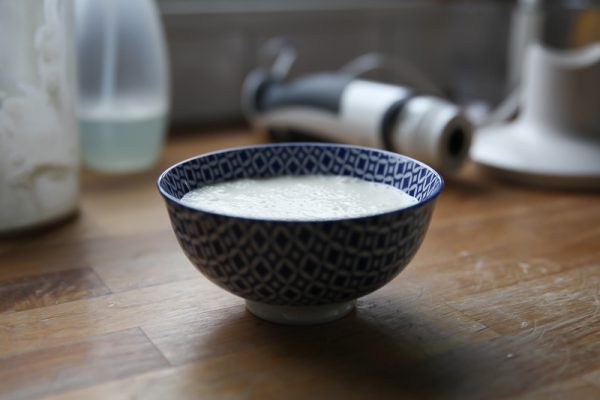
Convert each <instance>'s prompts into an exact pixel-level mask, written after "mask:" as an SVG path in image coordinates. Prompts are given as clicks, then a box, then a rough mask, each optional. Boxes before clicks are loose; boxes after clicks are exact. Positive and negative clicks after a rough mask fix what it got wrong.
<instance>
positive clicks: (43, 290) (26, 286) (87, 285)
mask: <svg viewBox="0 0 600 400" xmlns="http://www.w3.org/2000/svg"><path fill="white" fill-rule="evenodd" d="M39 270H40V271H43V268H40V269H39ZM108 293H110V290H109V289H108V288H107V287H106V286H105V285H104V283H103V282H102V281H101V280H100V278H99V277H98V275H97V274H96V273H95V272H94V271H93V270H92V269H91V268H78V269H68V270H64V271H60V272H51V273H41V274H39V275H35V276H33V277H26V278H18V279H11V280H7V281H0V313H2V312H7V311H23V310H28V309H31V308H37V307H43V306H49V305H52V304H60V303H66V302H69V301H74V300H79V299H85V298H89V297H95V296H100V295H103V294H108Z"/></svg>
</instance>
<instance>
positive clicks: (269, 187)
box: [181, 175, 418, 221]
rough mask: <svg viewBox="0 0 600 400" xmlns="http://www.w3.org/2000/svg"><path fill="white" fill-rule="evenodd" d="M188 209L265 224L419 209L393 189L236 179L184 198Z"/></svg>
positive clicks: (346, 182) (326, 178)
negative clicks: (270, 221) (267, 222)
mask: <svg viewBox="0 0 600 400" xmlns="http://www.w3.org/2000/svg"><path fill="white" fill-rule="evenodd" d="M181 202H182V203H184V204H185V205H187V206H190V207H193V208H198V209H200V210H204V211H208V212H214V213H218V214H224V215H230V216H236V217H243V218H257V219H267V220H291V221H315V220H328V219H342V218H356V217H365V216H370V215H375V214H381V213H385V212H390V211H394V210H398V209H400V208H405V207H409V206H411V205H414V204H417V203H418V200H417V199H415V198H414V197H412V196H410V195H408V194H406V193H405V192H404V191H402V190H400V189H397V188H395V187H393V186H390V185H386V184H382V183H375V182H368V181H365V180H362V179H358V178H352V177H346V176H335V175H306V176H291V175H290V176H280V177H273V178H265V179H238V180H234V181H230V182H222V183H217V184H213V185H208V186H205V187H202V188H199V189H196V190H193V191H191V192H189V193H187V194H185V195H184V196H183V198H182V199H181Z"/></svg>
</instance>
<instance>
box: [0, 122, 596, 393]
mask: <svg viewBox="0 0 600 400" xmlns="http://www.w3.org/2000/svg"><path fill="white" fill-rule="evenodd" d="M262 141H263V137H261V136H258V135H254V134H249V133H247V132H243V131H237V132H235V131H229V132H219V133H215V134H214V135H212V136H211V135H198V136H192V135H187V136H175V137H174V138H172V139H171V140H170V141H169V143H168V146H167V149H166V152H165V154H164V157H163V161H162V163H161V166H160V167H158V168H156V170H155V171H152V172H151V173H148V174H144V175H141V176H135V177H101V176H94V175H90V174H87V175H84V178H83V188H82V196H81V203H80V204H81V210H80V215H79V216H78V218H77V219H75V220H73V221H71V222H69V223H66V224H63V225H62V226H59V227H57V228H56V229H53V230H49V231H46V232H44V233H40V234H37V235H35V236H27V237H21V238H18V239H12V240H4V241H2V242H0V398H2V399H13V398H16V399H28V398H53V399H86V400H90V399H130V398H131V399H180V398H227V399H238V398H248V399H271V398H272V399H303V398H307V399H313V398H319V399H320V398H327V399H355V398H356V399H362V398H365V399H383V398H389V399H400V398H459V399H470V398H484V399H495V398H502V397H507V396H508V397H514V396H516V397H519V396H522V397H526V398H540V399H541V398H548V397H550V398H568V399H574V398H590V399H592V398H593V399H599V398H600V196H599V195H598V194H589V193H588V194H577V193H564V192H552V191H540V190H533V189H528V188H522V187H513V186H510V185H507V184H502V183H498V182H495V181H489V180H484V179H482V177H481V176H480V175H479V173H478V171H477V170H476V169H475V168H474V167H470V168H468V169H467V171H465V172H464V174H463V175H462V176H461V177H459V178H458V179H456V180H454V181H450V182H448V183H447V187H446V189H445V192H444V193H443V195H442V196H441V198H440V199H439V202H438V205H437V209H436V212H435V214H434V217H433V221H432V224H431V227H430V230H429V233H428V235H427V238H426V240H425V243H424V244H423V246H422V247H421V249H420V251H419V253H418V254H417V256H416V258H415V259H414V260H413V261H412V262H411V264H410V265H409V267H408V268H407V269H406V270H405V271H404V272H402V273H401V274H400V275H399V276H398V277H397V278H396V279H395V280H394V281H392V282H391V283H390V284H388V285H387V286H386V287H384V288H383V289H380V290H379V291H377V292H375V293H373V294H371V295H369V296H366V297H364V298H362V299H360V300H359V302H358V306H357V310H356V312H354V313H353V314H351V315H350V316H348V317H346V318H344V319H342V320H340V321H337V322H333V323H330V324H325V325H321V326H311V327H286V326H278V325H274V324H271V323H268V322H264V321H261V320H259V319H257V318H255V317H254V316H252V315H251V314H249V313H248V312H247V311H245V309H244V305H243V301H242V300H241V299H239V298H236V297H234V296H232V295H229V294H228V293H226V292H224V291H222V290H221V289H218V288H217V287H215V286H214V285H213V284H211V283H210V282H208V281H207V280H206V279H205V278H204V277H203V276H201V275H200V273H198V272H197V271H196V270H195V269H194V268H193V267H192V265H191V264H190V263H189V262H188V261H187V259H186V258H185V257H184V256H183V254H182V253H181V251H180V249H179V246H178V244H177V243H176V241H175V238H174V236H173V233H172V231H171V228H170V225H169V222H168V218H167V214H166V210H165V208H164V205H163V201H162V199H161V198H160V197H159V195H158V193H157V191H156V189H155V185H154V181H155V178H156V176H157V175H158V172H159V171H160V170H161V169H162V168H163V167H166V166H168V165H170V164H172V163H174V162H176V161H179V160H182V159H184V158H187V157H190V156H193V155H196V154H199V153H202V152H205V151H209V150H214V149H217V148H222V147H226V146H234V145H244V144H251V143H259V142H262Z"/></svg>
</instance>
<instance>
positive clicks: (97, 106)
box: [75, 0, 169, 172]
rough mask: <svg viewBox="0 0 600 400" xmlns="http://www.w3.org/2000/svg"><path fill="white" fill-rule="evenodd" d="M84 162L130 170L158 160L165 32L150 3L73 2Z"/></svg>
mask: <svg viewBox="0 0 600 400" xmlns="http://www.w3.org/2000/svg"><path fill="white" fill-rule="evenodd" d="M75 11H76V21H77V44H78V46H77V47H78V49H77V50H78V74H79V100H80V104H79V119H80V130H81V146H82V157H83V162H84V164H85V165H86V166H87V167H89V168H91V169H94V170H97V171H102V172H136V171H142V170H145V169H147V168H150V167H152V166H153V165H154V164H155V163H156V161H157V160H158V157H159V155H160V150H161V148H162V144H163V141H164V136H165V130H166V121H167V114H168V110H169V82H168V64H167V52H166V45H165V39H164V33H163V29H162V25H161V21H160V17H159V14H158V10H157V7H156V5H155V3H154V2H153V1H152V0H127V1H123V0H102V1H98V0H79V1H77V2H76V9H75Z"/></svg>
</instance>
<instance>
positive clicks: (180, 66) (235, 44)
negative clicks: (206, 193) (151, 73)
mask: <svg viewBox="0 0 600 400" xmlns="http://www.w3.org/2000/svg"><path fill="white" fill-rule="evenodd" d="M159 4H160V8H161V12H162V14H163V18H164V23H165V26H166V33H167V39H168V42H169V47H170V59H171V69H172V71H171V76H172V97H173V103H172V104H173V109H172V116H171V118H172V123H173V124H174V125H179V126H184V125H188V126H202V125H209V124H210V125H214V124H220V123H230V122H235V121H241V118H242V117H241V110H240V104H239V103H240V88H241V85H242V81H243V79H244V77H245V75H246V74H247V73H248V71H250V70H251V69H252V68H254V67H255V66H256V65H257V63H258V54H259V48H260V46H261V45H262V44H263V43H264V42H265V41H266V40H268V39H269V38H271V37H273V36H285V37H288V38H289V39H291V40H292V41H293V42H294V43H295V44H296V45H297V47H298V53H299V58H298V60H297V62H296V64H295V66H294V68H293V72H292V75H302V74H305V73H310V72H316V71H324V70H335V69H338V68H339V67H341V66H342V65H343V64H345V63H346V62H348V61H350V60H351V59H353V58H355V57H357V56H359V55H361V54H364V53H367V52H382V53H386V54H393V55H397V56H399V57H402V58H403V59H405V60H407V61H409V62H411V63H413V64H414V65H416V66H417V67H418V68H420V69H422V70H423V71H424V72H426V73H427V74H428V75H430V76H431V77H432V78H433V79H434V81H435V82H436V83H437V84H438V85H439V86H440V87H442V88H443V89H444V90H445V91H446V92H447V93H448V95H449V96H450V97H451V98H452V99H453V100H455V101H457V102H459V103H461V104H468V103H471V102H473V101H483V102H485V103H487V104H490V105H493V104H495V103H496V102H498V101H499V100H500V99H501V98H502V97H503V96H504V94H505V93H506V89H507V88H506V83H505V81H506V64H507V61H506V60H507V44H508V34H509V29H510V17H511V12H512V7H513V6H514V2H512V1H492V0H481V1H467V0H454V1H451V0H448V1H433V0H418V1H411V0H395V1H383V0H373V1H368V0H362V1H358V0H354V1H353V0H346V1H339V0H321V1H314V0H304V1H293V0H287V1H284V0H279V1H267V0H246V1H228V0H160V1H159ZM380 77H381V78H383V79H386V80H388V81H389V80H393V77H386V76H380Z"/></svg>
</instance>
